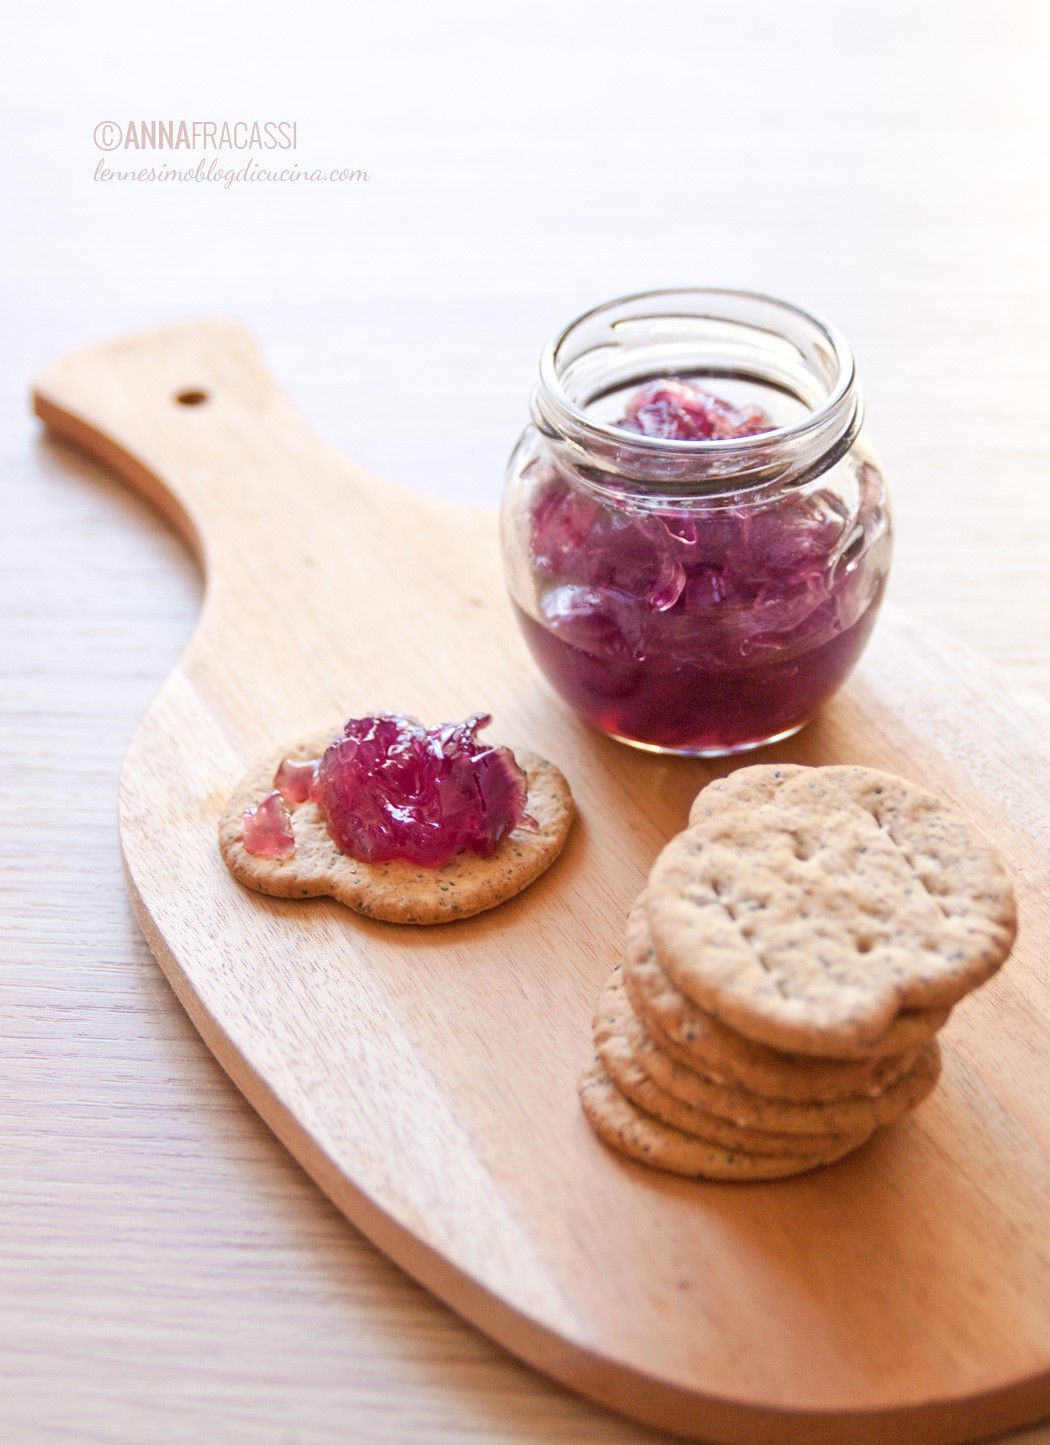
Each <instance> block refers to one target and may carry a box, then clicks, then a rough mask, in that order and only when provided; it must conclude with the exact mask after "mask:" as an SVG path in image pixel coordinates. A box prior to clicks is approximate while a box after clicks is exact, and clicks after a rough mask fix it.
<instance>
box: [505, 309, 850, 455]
mask: <svg viewBox="0 0 1050 1445" xmlns="http://www.w3.org/2000/svg"><path fill="white" fill-rule="evenodd" d="M670 297H691V298H696V299H700V298H704V297H711V298H725V299H730V298H731V299H736V300H741V301H745V302H755V303H757V304H759V305H763V306H769V307H771V308H773V310H774V311H779V312H782V313H784V314H785V316H790V317H793V318H795V319H796V320H798V321H801V322H803V323H805V324H806V325H808V326H810V327H812V328H813V329H814V331H815V332H816V333H817V334H818V335H819V336H820V337H821V339H822V340H823V341H824V343H825V344H826V346H827V348H828V350H829V352H830V355H831V356H832V357H833V359H834V362H835V368H836V374H835V378H834V382H833V384H832V385H831V386H830V388H829V390H828V392H827V395H826V396H825V397H824V398H823V399H822V400H821V401H819V402H818V403H817V404H816V405H814V406H809V407H807V410H806V413H805V415H803V416H801V417H799V418H797V419H796V420H795V421H791V422H787V423H785V424H784V425H782V426H778V427H774V428H770V429H769V430H768V431H763V432H756V433H754V434H752V435H750V436H745V437H723V438H718V439H715V438H705V439H700V440H678V439H671V438H667V439H665V438H663V437H649V436H645V435H643V434H640V433H636V432H632V431H628V430H626V429H625V428H623V427H618V426H615V425H613V424H611V423H609V422H603V421H599V420H598V419H597V418H595V417H594V416H592V415H591V414H590V413H589V412H588V411H586V410H585V406H586V404H587V403H586V402H584V403H579V402H577V401H575V400H574V399H573V398H572V396H571V395H570V394H569V391H568V390H567V388H566V387H565V385H564V383H563V380H562V376H563V370H564V368H563V367H562V366H560V360H561V356H562V352H563V348H564V347H565V346H566V344H567V343H568V341H569V340H570V338H571V337H572V335H573V334H574V333H575V332H577V331H578V330H579V328H581V327H583V326H584V325H586V324H587V323H588V322H591V321H594V320H600V319H601V317H602V316H603V315H604V314H606V313H612V312H615V311H616V310H617V309H620V308H623V307H626V306H631V305H638V304H640V303H642V302H649V301H651V302H654V303H659V302H660V301H661V300H664V299H665V298H670ZM696 319H697V320H701V319H704V318H703V316H702V315H701V314H698V315H697V317H696ZM707 319H712V320H714V319H717V318H716V317H710V318H707ZM539 371H540V380H539V385H538V387H537V388H536V391H535V393H534V413H536V414H537V421H538V422H539V421H541V420H542V421H543V422H546V423H547V426H548V427H549V426H553V428H554V430H555V431H556V432H560V433H561V434H562V435H563V436H566V437H569V436H572V437H574V438H576V439H577V440H583V441H585V442H588V441H593V442H594V443H596V444H598V445H599V446H607V447H608V446H613V447H615V446H623V445H624V442H625V440H626V441H627V442H628V444H629V446H630V448H631V450H632V452H634V453H635V454H636V455H638V456H639V457H643V456H645V455H647V454H648V455H649V456H652V457H654V458H655V457H658V456H664V457H678V458H681V459H687V458H690V457H692V458H696V459H698V460H699V459H701V458H709V459H711V460H712V461H713V460H715V459H718V461H720V462H721V463H723V464H724V463H729V462H731V461H732V460H733V459H734V458H739V459H740V461H741V462H742V463H746V461H747V460H748V459H750V458H755V457H757V456H758V455H759V454H763V455H767V454H768V453H769V451H770V449H771V448H776V447H778V446H779V445H784V446H791V445H793V444H794V445H806V444H807V443H810V444H811V443H813V442H815V441H816V440H817V439H818V438H820V437H821V435H822V434H824V435H826V434H828V433H829V431H830V432H832V433H833V434H834V435H833V437H832V444H833V443H834V441H836V440H838V439H839V438H841V436H842V435H843V433H844V432H846V430H847V429H849V430H851V431H852V433H853V434H854V435H855V434H856V432H857V430H858V429H859V422H860V412H861V409H862V407H861V400H860V396H859V388H858V383H857V374H856V363H855V360H854V356H853V352H852V350H851V348H850V346H849V344H848V342H847V341H846V339H845V337H844V336H843V335H842V333H841V332H840V331H839V330H838V328H837V327H835V326H833V325H832V324H831V323H830V322H828V321H825V320H824V318H823V317H821V316H819V315H817V314H816V313H815V312H812V311H809V310H807V309H806V308H805V307H802V306H797V305H795V304H794V303H793V302H790V301H784V300H782V299H781V298H779V297H776V296H770V295H768V294H767V293H765V292H761V291H750V290H742V289H738V288H735V287H720V286H702V287H701V286H692V287H690V286H685V287H665V288H660V289H656V290H651V291H638V292H633V293H631V294H629V295H626V296H619V297H616V298H615V299H613V300H612V301H605V302H602V303H601V305H599V306H594V307H591V308H590V309H589V310H588V311H584V312H582V313H581V314H580V315H579V316H577V317H575V318H574V319H573V320H572V321H570V322H569V323H568V325H567V326H565V327H563V328H562V330H561V331H559V332H558V333H556V335H554V336H553V337H552V338H551V339H550V340H549V341H548V342H547V344H546V346H545V347H544V349H543V352H542V354H541V356H540V368H539ZM665 374H668V375H670V374H671V373H665ZM799 399H800V400H802V398H799ZM804 404H805V403H804ZM542 429H543V430H547V427H543V428H542Z"/></svg>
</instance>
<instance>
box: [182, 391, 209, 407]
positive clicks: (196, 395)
mask: <svg viewBox="0 0 1050 1445" xmlns="http://www.w3.org/2000/svg"><path fill="white" fill-rule="evenodd" d="M175 400H176V401H177V402H178V404H179V405H180V406H202V405H203V404H204V402H206V401H207V400H208V393H207V392H206V391H196V390H192V391H180V392H177V393H176V396H175Z"/></svg>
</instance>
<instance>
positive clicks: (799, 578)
mask: <svg viewBox="0 0 1050 1445" xmlns="http://www.w3.org/2000/svg"><path fill="white" fill-rule="evenodd" d="M613 425H615V426H617V427H619V428H621V429H623V430H625V431H631V432H635V433H639V434H642V435H644V436H646V437H651V438H657V439H662V440H667V441H696V440H715V441H718V440H726V439H729V438H734V437H749V436H754V435H757V434H759V433H762V432H764V431H768V430H770V429H771V428H773V426H774V423H773V422H772V421H771V420H770V418H769V417H768V416H767V415H766V413H765V412H764V411H763V410H762V409H761V408H760V407H758V406H752V405H745V406H736V405H734V404H733V403H730V402H728V401H724V400H722V399H721V398H719V397H715V396H712V395H711V394H710V393H708V392H706V391H704V390H702V389H701V388H700V387H698V386H697V385H695V384H694V383H693V382H690V381H684V380H678V379H674V378H672V379H664V380H660V381H657V382H652V383H650V384H648V385H646V386H644V387H642V388H641V389H640V390H639V391H638V392H636V393H635V394H634V395H633V396H631V398H630V399H629V400H628V402H627V403H626V406H625V409H624V415H623V416H622V418H621V419H620V420H618V421H616V422H615V423H613ZM843 466H844V467H848V469H849V470H848V472H846V471H843V472H841V473H838V474H836V478H835V479H833V480H831V481H829V483H828V485H827V486H823V485H817V486H815V485H812V484H811V485H810V486H808V487H800V488H798V489H797V490H790V489H781V490H779V491H774V492H772V493H771V494H770V495H769V496H768V497H767V498H765V499H756V498H755V497H753V496H750V495H747V494H733V493H732V492H729V493H727V494H726V496H725V497H724V498H722V499H713V500H708V499H700V500H699V501H698V502H695V503H694V502H691V501H690V500H689V499H686V500H684V501H682V502H681V503H680V504H676V501H675V499H674V498H673V497H668V496H664V497H661V498H654V499H652V500H648V499H645V500H640V499H639V497H638V496H637V495H636V494H631V493H630V492H629V491H624V492H623V493H622V494H619V495H618V494H617V493H616V492H615V491H614V490H611V489H609V490H600V489H598V488H596V487H591V486H590V485H588V484H586V482H585V481H582V480H580V479H578V478H577V477H576V476H574V475H573V474H572V473H571V472H569V471H568V470H566V469H563V468H562V467H561V466H559V465H558V464H557V463H555V462H554V461H553V460H541V461H539V462H538V463H537V464H536V465H535V466H534V468H533V469H532V471H531V475H530V474H528V473H526V474H524V475H526V476H527V477H528V485H529V487H530V501H529V508H528V514H527V522H526V526H527V529H528V530H527V535H526V538H525V545H526V546H527V550H528V566H529V573H530V575H531V586H532V588H533V589H534V590H533V593H532V599H534V600H532V599H529V598H528V596H527V594H524V593H522V594H519V596H518V597H517V598H515V608H516V611H517V613H518V617H519V621H520V622H521V625H522V628H523V630H524V633H525V637H526V640H527V641H528V643H529V646H530V648H531V649H532V652H533V654H534V655H535V657H536V660H537V662H539V664H540V666H541V667H542V669H543V671H544V672H545V673H546V675H547V677H548V678H549V679H550V681H551V682H552V683H553V684H554V685H555V687H556V688H557V689H558V690H559V692H561V693H562V695H563V696H564V697H565V698H566V699H567V700H568V701H569V702H570V703H571V704H572V705H573V707H575V708H576V710H577V711H578V712H579V713H581V715H582V716H583V717H585V718H586V719H588V721H590V722H592V723H593V724H595V725H596V726H597V727H599V728H600V729H601V730H602V731H603V732H607V733H611V734H613V735H615V736H617V737H620V738H623V739H625V740H627V741H635V742H640V743H641V744H643V745H645V746H650V747H657V748H662V749H668V750H671V751H682V752H695V753H712V754H719V753H724V752H733V751H736V750H739V749H743V748H747V747H753V746H755V745H757V744H758V743H760V742H763V741H768V740H771V739H774V738H776V737H779V736H785V735H787V734H788V733H790V732H792V731H794V730H796V729H797V728H798V727H800V726H801V725H802V724H803V723H805V722H807V721H808V720H809V719H810V718H811V717H812V716H813V715H814V714H815V713H816V712H817V711H818V709H819V708H820V707H821V706H822V705H823V704H824V703H825V702H826V701H827V699H828V698H829V697H830V696H831V695H832V694H833V693H834V692H835V691H836V690H837V688H838V687H839V686H840V685H841V683H842V682H843V681H844V679H845V677H846V676H847V675H848V673H849V672H850V671H851V670H852V667H853V665H854V663H855V662H856V660H857V658H858V656H859V655H860V652H861V651H862V649H863V647H864V644H865V642H866V641H867V638H868V635H869V633H870V630H871V627H872V625H873V623H874V620H875V615H876V612H877V608H878V603H879V601H880V600H881V596H882V590H883V585H884V581H885V576H886V571H887V568H888V557H889V537H888V521H887V511H886V494H885V488H884V485H883V481H882V476H881V474H880V472H879V471H878V469H877V468H876V467H875V466H873V465H872V464H871V463H870V462H863V463H861V462H860V461H856V462H854V461H852V460H851V461H850V462H849V463H848V464H846V463H844V464H843ZM845 477H848V480H843V478H845Z"/></svg>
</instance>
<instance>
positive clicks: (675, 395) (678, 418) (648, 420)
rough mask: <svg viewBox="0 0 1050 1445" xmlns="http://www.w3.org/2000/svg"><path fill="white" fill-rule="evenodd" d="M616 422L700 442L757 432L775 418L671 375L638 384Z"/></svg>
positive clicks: (665, 438)
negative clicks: (643, 384) (644, 384)
mask: <svg viewBox="0 0 1050 1445" xmlns="http://www.w3.org/2000/svg"><path fill="white" fill-rule="evenodd" d="M616 425H617V426H618V427H621V428H622V429H623V430H624V431H632V432H637V433H638V434H639V435H640V436H646V437H659V438H660V439H661V440H663V441H676V442H697V441H723V440H725V439H726V438H727V437H750V436H757V435H758V433H759V432H764V431H769V430H770V428H771V427H772V425H773V422H772V420H771V419H770V417H769V416H767V414H766V413H765V412H764V411H763V410H762V408H761V407H760V406H734V404H733V403H732V402H731V401H726V400H725V399H724V398H722V397H720V396H714V395H712V393H711V392H709V391H705V390H704V388H703V387H700V386H697V385H696V384H695V383H694V382H691V381H679V380H678V379H677V378H675V377H668V378H666V379H664V380H661V381H651V382H650V383H649V385H648V386H643V387H641V388H639V390H638V391H636V392H635V393H634V395H633V396H632V397H631V398H630V399H629V401H628V402H627V405H626V407H625V408H624V414H623V416H622V417H621V418H620V419H619V421H618V422H617V423H616Z"/></svg>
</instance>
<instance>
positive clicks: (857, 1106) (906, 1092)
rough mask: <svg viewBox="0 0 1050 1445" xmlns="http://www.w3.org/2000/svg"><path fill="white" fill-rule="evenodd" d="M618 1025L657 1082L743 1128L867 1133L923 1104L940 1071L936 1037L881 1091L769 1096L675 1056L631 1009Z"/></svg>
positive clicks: (671, 1092)
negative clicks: (808, 1098)
mask: <svg viewBox="0 0 1050 1445" xmlns="http://www.w3.org/2000/svg"><path fill="white" fill-rule="evenodd" d="M619 1026H620V1028H621V1029H622V1032H623V1033H624V1035H625V1037H626V1039H627V1043H628V1045H629V1047H630V1049H631V1052H632V1054H633V1055H634V1058H635V1061H636V1062H637V1063H638V1064H639V1065H640V1067H641V1068H642V1069H644V1070H645V1072H646V1073H647V1074H648V1075H649V1077H650V1078H651V1079H652V1081H653V1083H654V1084H656V1085H657V1086H658V1087H659V1088H661V1089H662V1090H663V1091H664V1092H665V1093H667V1094H672V1095H673V1096H674V1097H675V1098H676V1099H679V1100H680V1101H681V1102H682V1103H683V1104H688V1105H690V1107H691V1108H694V1109H703V1110H704V1111H705V1112H706V1113H708V1114H715V1115H717V1116H718V1117H719V1118H721V1119H728V1120H730V1121H731V1122H732V1123H734V1124H737V1125H738V1126H739V1127H741V1128H744V1129H761V1130H764V1131H766V1132H768V1133H776V1134H798V1135H816V1134H822V1135H827V1134H839V1135H853V1136H856V1135H859V1134H863V1135H867V1134H870V1133H871V1132H872V1130H874V1129H881V1128H883V1127H884V1126H885V1125H887V1124H892V1123H895V1122H896V1120H897V1119H900V1118H901V1117H902V1116H903V1115H904V1114H907V1113H908V1112H909V1111H910V1110H911V1109H914V1108H916V1107H917V1105H919V1104H921V1103H922V1101H923V1099H925V1098H926V1096H927V1094H929V1093H931V1092H932V1090H933V1088H934V1087H935V1085H936V1083H937V1080H938V1079H939V1078H940V1073H941V1053H940V1045H939V1044H938V1043H937V1041H936V1039H933V1040H931V1042H930V1043H928V1044H926V1045H924V1047H923V1048H922V1049H921V1050H920V1051H919V1053H918V1054H917V1055H916V1058H915V1062H914V1064H912V1066H911V1068H910V1069H909V1070H908V1072H907V1073H906V1074H904V1075H903V1076H902V1077H901V1078H899V1079H897V1080H896V1081H895V1082H894V1083H892V1084H891V1085H890V1086H889V1087H888V1088H887V1089H885V1090H884V1091H883V1092H882V1093H881V1094H857V1095H855V1096H853V1097H851V1098H846V1099H834V1100H828V1101H821V1100H816V1101H813V1102H810V1103H806V1102H802V1101H798V1100H793V1099H767V1098H763V1097H762V1096H761V1095H760V1094H752V1093H749V1092H748V1091H747V1090H746V1089H740V1088H736V1087H735V1086H733V1085H729V1084H719V1083H716V1081H715V1080H714V1079H709V1078H708V1077H707V1076H706V1075H705V1074H702V1073H700V1072H699V1071H698V1070H696V1069H694V1068H689V1067H688V1066H687V1065H685V1064H683V1063H681V1062H680V1061H679V1060H678V1059H674V1058H671V1057H670V1056H669V1055H668V1054H666V1053H665V1052H664V1051H663V1049H662V1048H661V1047H660V1045H659V1043H658V1042H657V1041H656V1040H655V1039H654V1038H653V1036H652V1035H651V1034H650V1033H649V1032H648V1031H647V1030H646V1029H645V1028H643V1026H642V1024H641V1023H640V1022H639V1021H638V1019H637V1018H636V1017H635V1016H634V1014H633V1013H630V1011H629V1010H628V1011H627V1012H626V1014H623V1015H621V1022H620V1025H619Z"/></svg>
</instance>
